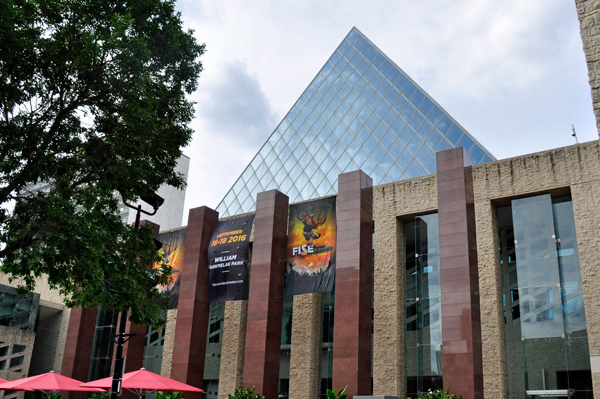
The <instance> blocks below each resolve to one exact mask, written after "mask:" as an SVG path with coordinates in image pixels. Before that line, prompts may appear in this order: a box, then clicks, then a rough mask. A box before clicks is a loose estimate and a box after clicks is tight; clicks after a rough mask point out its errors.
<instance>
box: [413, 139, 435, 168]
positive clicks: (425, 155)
mask: <svg viewBox="0 0 600 399" xmlns="http://www.w3.org/2000/svg"><path fill="white" fill-rule="evenodd" d="M432 155H433V150H432V149H431V148H429V146H428V145H427V144H424V145H423V146H422V147H421V149H420V150H419V152H417V159H418V160H419V161H421V163H422V164H423V165H425V164H427V161H429V158H430V157H431V156H432Z"/></svg>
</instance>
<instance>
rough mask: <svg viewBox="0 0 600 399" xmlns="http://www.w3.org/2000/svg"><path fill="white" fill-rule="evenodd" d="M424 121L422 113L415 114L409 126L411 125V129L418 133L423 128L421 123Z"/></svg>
mask: <svg viewBox="0 0 600 399" xmlns="http://www.w3.org/2000/svg"><path fill="white" fill-rule="evenodd" d="M424 120H425V117H424V116H423V115H421V113H420V112H415V113H414V114H413V116H412V118H410V120H409V121H408V124H409V125H410V127H412V128H413V130H415V131H417V130H419V127H420V126H421V123H423V121H424Z"/></svg>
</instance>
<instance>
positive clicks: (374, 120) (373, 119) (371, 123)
mask: <svg viewBox="0 0 600 399" xmlns="http://www.w3.org/2000/svg"><path fill="white" fill-rule="evenodd" d="M380 120H381V118H380V117H379V115H377V114H376V113H372V114H371V116H370V117H369V119H367V122H366V125H367V126H368V127H369V129H375V126H377V124H379V121H380Z"/></svg>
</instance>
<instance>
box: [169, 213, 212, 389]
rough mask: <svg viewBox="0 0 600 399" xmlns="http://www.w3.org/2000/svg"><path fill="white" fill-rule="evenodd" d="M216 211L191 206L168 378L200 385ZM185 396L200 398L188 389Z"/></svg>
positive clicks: (202, 375) (208, 306)
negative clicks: (211, 245) (209, 265)
mask: <svg viewBox="0 0 600 399" xmlns="http://www.w3.org/2000/svg"><path fill="white" fill-rule="evenodd" d="M218 219H219V213H218V212H217V211H214V210H212V209H210V208H208V207H205V206H202V207H199V208H194V209H190V214H189V218H188V226H187V231H186V237H185V252H184V255H183V266H182V270H181V276H180V279H181V287H180V291H179V309H178V311H177V324H176V326H175V343H174V346H173V363H172V367H171V378H173V379H175V380H177V381H181V382H184V383H186V384H190V385H192V386H195V387H198V388H202V386H203V382H204V357H205V354H206V335H207V329H208V317H209V311H210V304H209V299H208V245H209V243H210V238H211V236H212V233H213V230H214V228H215V225H216V223H217V221H218ZM185 397H186V399H200V398H201V397H202V396H201V394H199V393H192V392H187V393H186V394H185Z"/></svg>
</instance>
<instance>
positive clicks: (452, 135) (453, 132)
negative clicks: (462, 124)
mask: <svg viewBox="0 0 600 399" xmlns="http://www.w3.org/2000/svg"><path fill="white" fill-rule="evenodd" d="M462 135H463V131H462V130H461V128H459V127H458V125H454V126H452V129H450V131H449V132H448V134H447V135H446V138H447V139H448V141H449V142H451V143H452V144H453V145H456V143H458V140H460V138H461V137H462Z"/></svg>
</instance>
